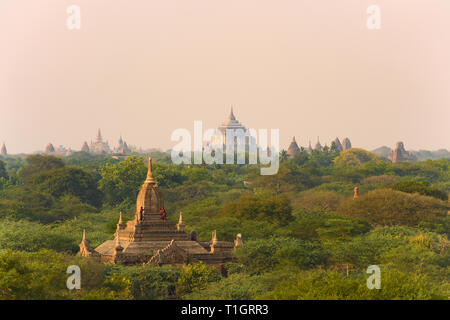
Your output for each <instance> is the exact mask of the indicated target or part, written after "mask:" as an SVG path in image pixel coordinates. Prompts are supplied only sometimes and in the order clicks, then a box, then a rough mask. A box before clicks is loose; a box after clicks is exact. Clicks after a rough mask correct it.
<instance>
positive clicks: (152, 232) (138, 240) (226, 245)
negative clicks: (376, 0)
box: [79, 158, 242, 270]
mask: <svg viewBox="0 0 450 320" xmlns="http://www.w3.org/2000/svg"><path fill="white" fill-rule="evenodd" d="M161 208H164V200H163V196H162V193H161V191H160V190H159V188H158V185H157V183H156V181H155V179H154V177H153V174H152V161H151V159H150V158H149V161H148V172H147V179H146V180H145V182H144V184H143V185H142V187H141V190H140V191H139V194H138V197H137V203H136V215H135V218H134V219H133V220H130V221H128V222H127V223H126V224H125V223H123V221H122V214H120V217H119V221H118V223H117V230H116V232H115V234H114V238H115V239H114V240H108V241H106V242H104V243H102V244H101V245H99V246H98V247H97V248H95V249H92V248H91V247H90V246H89V243H88V241H87V240H86V234H85V232H83V239H82V241H81V243H80V252H79V254H80V255H81V256H86V257H92V258H94V259H97V260H99V261H101V262H103V263H118V262H120V263H123V264H127V265H131V264H152V265H165V264H172V265H185V264H188V263H191V262H196V261H203V262H204V263H205V264H208V265H212V266H214V267H216V268H217V269H219V270H222V268H221V267H222V264H223V263H225V262H228V261H232V259H233V256H232V251H233V248H234V247H235V246H238V245H241V244H242V240H241V236H240V234H239V235H237V237H236V240H235V242H234V243H232V242H226V241H218V240H217V235H216V231H214V232H213V233H212V239H211V241H205V242H203V241H198V234H197V232H196V231H192V232H190V233H189V234H188V233H186V231H185V225H184V224H183V216H182V213H181V212H180V217H179V221H178V223H175V222H173V221H169V220H165V219H162V217H161V212H160V210H161Z"/></svg>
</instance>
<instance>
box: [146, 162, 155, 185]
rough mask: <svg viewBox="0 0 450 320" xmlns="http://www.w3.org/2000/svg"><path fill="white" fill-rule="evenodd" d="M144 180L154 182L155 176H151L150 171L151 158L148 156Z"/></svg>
mask: <svg viewBox="0 0 450 320" xmlns="http://www.w3.org/2000/svg"><path fill="white" fill-rule="evenodd" d="M145 182H155V178H153V172H152V158H150V157H148V171H147V179H146V181H145Z"/></svg>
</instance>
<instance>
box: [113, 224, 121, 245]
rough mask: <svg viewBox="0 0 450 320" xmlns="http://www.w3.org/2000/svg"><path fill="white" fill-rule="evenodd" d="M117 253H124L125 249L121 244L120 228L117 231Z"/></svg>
mask: <svg viewBox="0 0 450 320" xmlns="http://www.w3.org/2000/svg"><path fill="white" fill-rule="evenodd" d="M114 249H115V251H122V250H123V247H122V245H121V244H120V236H119V226H117V231H116V247H115V248H114Z"/></svg>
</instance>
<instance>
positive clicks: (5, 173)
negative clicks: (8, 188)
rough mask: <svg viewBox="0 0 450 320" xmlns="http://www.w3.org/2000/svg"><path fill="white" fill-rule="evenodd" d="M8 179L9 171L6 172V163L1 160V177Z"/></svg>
mask: <svg viewBox="0 0 450 320" xmlns="http://www.w3.org/2000/svg"><path fill="white" fill-rule="evenodd" d="M2 178H3V179H5V180H8V178H9V177H8V172H6V167H5V163H4V162H3V161H2V160H0V179H2Z"/></svg>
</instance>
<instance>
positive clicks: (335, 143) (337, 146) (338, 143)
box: [333, 137, 344, 152]
mask: <svg viewBox="0 0 450 320" xmlns="http://www.w3.org/2000/svg"><path fill="white" fill-rule="evenodd" d="M333 142H334V145H335V146H336V150H337V151H339V152H341V151H343V150H344V148H343V147H342V144H341V141H340V140H339V138H338V137H336V139H334V141H333Z"/></svg>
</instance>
